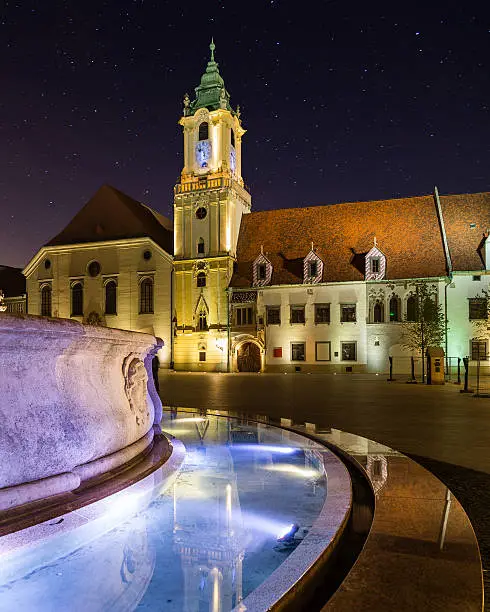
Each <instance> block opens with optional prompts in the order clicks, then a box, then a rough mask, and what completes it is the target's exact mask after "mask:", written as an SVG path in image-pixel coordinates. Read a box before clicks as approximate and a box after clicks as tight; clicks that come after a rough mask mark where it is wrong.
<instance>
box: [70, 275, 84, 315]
mask: <svg viewBox="0 0 490 612" xmlns="http://www.w3.org/2000/svg"><path fill="white" fill-rule="evenodd" d="M71 316H72V317H83V285H82V283H75V284H74V285H73V286H72V288H71Z"/></svg>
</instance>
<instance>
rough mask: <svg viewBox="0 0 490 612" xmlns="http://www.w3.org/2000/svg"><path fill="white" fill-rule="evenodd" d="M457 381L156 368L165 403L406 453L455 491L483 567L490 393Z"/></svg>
mask: <svg viewBox="0 0 490 612" xmlns="http://www.w3.org/2000/svg"><path fill="white" fill-rule="evenodd" d="M459 388H460V387H459V386H457V385H454V384H447V385H445V386H427V385H422V384H417V385H410V384H406V383H405V382H393V383H388V382H386V376H384V375H383V376H381V375H380V376H370V375H355V374H354V375H337V376H335V375H332V374H330V375H329V374H205V373H192V374H187V373H173V372H162V373H161V375H160V391H161V396H162V400H163V403H164V404H165V405H171V406H187V407H196V408H207V409H222V410H230V411H237V412H240V413H245V414H248V415H256V414H266V415H269V416H271V417H275V418H280V417H286V418H291V419H293V422H295V423H303V422H305V421H308V422H312V423H317V424H318V425H321V426H323V427H334V428H336V429H343V430H345V431H350V432H353V433H357V434H360V435H362V436H365V437H367V438H371V439H373V440H377V441H378V442H381V443H382V444H386V445H388V446H391V447H393V448H395V449H397V450H399V451H401V452H403V453H406V454H407V455H410V456H411V457H412V458H413V459H415V460H416V461H419V462H420V463H421V464H423V465H424V466H425V467H427V468H428V469H430V470H431V471H432V472H433V473H434V474H436V476H438V477H439V478H440V479H441V480H442V481H443V482H445V483H446V484H447V485H448V486H449V488H450V489H451V490H452V491H453V493H454V494H455V495H456V496H457V497H458V499H459V500H460V502H461V503H462V505H463V507H464V508H465V510H466V512H467V513H468V515H469V517H470V519H471V521H472V523H473V526H474V528H475V532H476V534H477V537H478V541H479V544H480V548H481V553H482V560H483V566H484V570H488V568H489V565H490V453H489V448H490V399H484V398H475V397H473V396H472V395H464V394H461V393H460V392H459ZM485 574H486V571H485ZM486 586H487V585H486ZM486 608H487V606H486Z"/></svg>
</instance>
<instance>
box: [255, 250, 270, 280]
mask: <svg viewBox="0 0 490 612" xmlns="http://www.w3.org/2000/svg"><path fill="white" fill-rule="evenodd" d="M271 280H272V264H271V262H270V261H269V260H268V259H267V257H266V256H265V255H264V253H263V252H261V253H260V255H259V256H258V257H257V259H256V260H255V261H254V263H253V284H254V286H259V287H263V286H264V285H270V282H271Z"/></svg>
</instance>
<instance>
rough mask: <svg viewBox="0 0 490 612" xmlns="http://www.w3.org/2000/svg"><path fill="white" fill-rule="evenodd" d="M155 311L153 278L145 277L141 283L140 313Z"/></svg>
mask: <svg viewBox="0 0 490 612" xmlns="http://www.w3.org/2000/svg"><path fill="white" fill-rule="evenodd" d="M151 313H153V280H152V279H151V278H144V279H143V280H142V281H141V284H140V314H151Z"/></svg>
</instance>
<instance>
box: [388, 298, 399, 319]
mask: <svg viewBox="0 0 490 612" xmlns="http://www.w3.org/2000/svg"><path fill="white" fill-rule="evenodd" d="M399 320H400V300H399V298H397V297H395V296H393V297H392V298H391V299H390V321H399Z"/></svg>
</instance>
